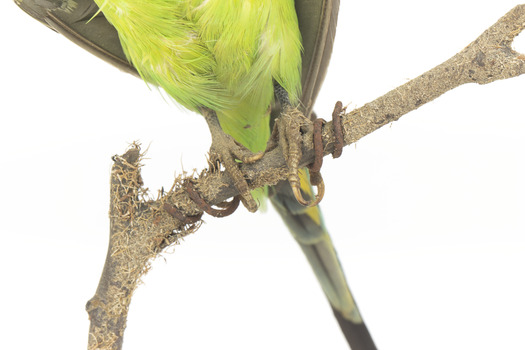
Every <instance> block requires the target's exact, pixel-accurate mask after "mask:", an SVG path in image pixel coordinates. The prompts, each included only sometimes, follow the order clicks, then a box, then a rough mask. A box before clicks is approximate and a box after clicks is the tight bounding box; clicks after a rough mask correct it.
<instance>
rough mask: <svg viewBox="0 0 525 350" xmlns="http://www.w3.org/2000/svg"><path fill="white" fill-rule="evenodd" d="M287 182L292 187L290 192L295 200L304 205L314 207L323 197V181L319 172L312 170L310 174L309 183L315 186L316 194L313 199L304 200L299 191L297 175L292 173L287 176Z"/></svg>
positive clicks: (299, 185)
mask: <svg viewBox="0 0 525 350" xmlns="http://www.w3.org/2000/svg"><path fill="white" fill-rule="evenodd" d="M288 182H289V183H290V186H291V187H292V192H293V195H294V197H295V199H296V200H297V202H298V203H299V204H301V205H304V206H305V207H315V206H316V205H317V204H319V202H321V200H322V199H323V197H324V181H323V178H322V177H321V173H319V172H315V173H314V172H312V173H311V175H310V183H311V184H312V185H313V186H315V187H316V188H317V194H316V195H315V199H313V200H305V199H304V197H303V194H302V191H301V184H300V180H299V176H297V175H296V174H292V175H290V176H289V177H288Z"/></svg>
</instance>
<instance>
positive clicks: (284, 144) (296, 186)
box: [272, 84, 324, 207]
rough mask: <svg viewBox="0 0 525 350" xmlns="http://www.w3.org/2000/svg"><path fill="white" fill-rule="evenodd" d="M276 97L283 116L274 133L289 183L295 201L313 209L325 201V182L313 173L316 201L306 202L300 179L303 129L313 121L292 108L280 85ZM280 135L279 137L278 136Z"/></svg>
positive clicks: (286, 94) (277, 121)
mask: <svg viewBox="0 0 525 350" xmlns="http://www.w3.org/2000/svg"><path fill="white" fill-rule="evenodd" d="M275 95H276V96H277V98H278V99H279V102H280V103H281V114H280V115H279V118H277V120H276V122H275V126H274V132H273V133H272V135H273V137H274V138H277V142H278V143H279V145H280V146H281V149H282V152H283V155H284V159H285V160H286V164H287V165H288V182H289V183H290V186H291V187H292V191H293V194H294V196H295V199H296V200H297V201H298V202H299V203H300V204H302V205H304V206H307V207H312V206H315V205H317V204H319V202H320V201H321V199H323V195H324V182H323V179H322V177H321V174H320V173H319V171H315V172H312V173H311V178H310V181H311V184H312V185H314V186H316V187H317V195H316V196H315V199H308V200H305V199H304V197H303V194H302V191H301V182H300V177H299V161H300V160H301V157H302V151H301V148H302V131H301V127H303V126H307V125H311V124H312V121H311V120H310V119H308V118H306V117H305V116H304V115H303V113H301V111H299V109H297V108H294V107H292V105H291V104H290V101H289V99H288V93H287V92H286V91H285V90H284V89H283V88H282V87H281V86H280V85H278V84H276V85H275ZM276 134H278V136H276Z"/></svg>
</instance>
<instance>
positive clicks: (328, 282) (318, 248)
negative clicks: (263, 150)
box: [270, 170, 376, 350]
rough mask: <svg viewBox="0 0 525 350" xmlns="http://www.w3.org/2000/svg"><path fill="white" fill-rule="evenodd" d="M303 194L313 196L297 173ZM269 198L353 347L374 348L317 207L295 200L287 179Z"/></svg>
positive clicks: (304, 176)
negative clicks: (308, 264)
mask: <svg viewBox="0 0 525 350" xmlns="http://www.w3.org/2000/svg"><path fill="white" fill-rule="evenodd" d="M300 177H301V180H302V181H303V182H304V183H302V186H301V189H302V190H303V191H304V196H305V198H307V197H308V196H310V198H311V197H312V196H313V194H312V190H311V186H309V182H308V173H307V171H306V170H303V171H302V172H301V174H300ZM270 200H271V202H272V204H273V205H274V207H275V208H276V210H277V212H278V213H279V214H280V215H281V217H282V218H283V220H284V222H285V223H286V225H287V226H288V228H289V230H290V232H291V233H292V235H293V237H294V238H295V240H296V241H297V243H298V244H299V246H300V247H301V249H302V250H303V252H304V254H305V256H306V258H307V260H308V262H309V263H310V266H311V267H312V269H313V271H314V273H315V275H316V277H317V279H318V281H319V283H320V284H321V287H322V289H323V291H324V293H325V295H326V297H327V299H328V301H329V303H330V305H331V307H332V310H333V312H334V315H335V317H336V319H337V321H338V323H339V325H340V327H341V330H342V332H343V334H344V335H345V337H346V339H347V341H348V344H349V345H350V347H351V348H352V349H353V350H375V349H376V346H375V344H374V341H373V340H372V337H371V336H370V333H369V332H368V329H367V327H366V325H365V323H364V322H363V319H362V317H361V314H360V313H359V309H358V308H357V305H356V302H355V300H354V297H353V296H352V293H351V292H350V289H349V287H348V284H347V282H346V278H345V275H344V273H343V269H342V267H341V264H340V262H339V259H338V258H337V253H336V251H335V249H334V246H333V244H332V240H331V239H330V235H329V234H328V231H327V230H326V228H325V227H324V224H323V222H322V218H321V211H320V209H319V207H314V208H306V207H303V206H301V205H300V204H299V203H297V201H296V199H295V198H294V196H293V193H292V190H291V188H290V186H289V184H288V183H287V182H281V183H279V184H278V185H276V186H274V187H272V188H271V189H270Z"/></svg>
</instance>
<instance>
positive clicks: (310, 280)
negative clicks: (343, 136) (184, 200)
mask: <svg viewBox="0 0 525 350" xmlns="http://www.w3.org/2000/svg"><path fill="white" fill-rule="evenodd" d="M518 3H519V1H517V0H499V1H479V0H463V1H457V0H443V1H439V2H426V1H415V0H399V1H395V2H392V1H342V4H341V10H340V18H339V28H338V34H337V41H336V46H335V49H334V53H333V59H332V65H331V67H330V71H329V74H328V76H327V78H326V80H325V83H324V89H323V90H322V93H321V96H320V97H319V100H318V103H317V105H316V110H317V111H318V113H319V114H320V115H321V116H323V117H325V118H329V116H330V113H331V110H332V108H333V105H334V103H335V102H336V101H337V100H342V101H343V102H344V103H345V104H346V103H348V104H350V108H353V107H357V106H361V105H362V104H364V103H366V102H368V101H371V100H373V99H375V98H376V97H378V96H380V95H382V94H383V93H386V92H387V91H389V90H390V89H392V88H395V87H396V86H398V85H400V84H403V83H404V82H406V81H407V80H408V79H410V78H414V77H416V76H418V75H419V74H421V73H423V72H425V71H426V70H428V69H430V68H432V67H434V66H435V65H437V64H439V63H441V62H442V61H444V60H445V59H447V58H449V57H450V56H451V55H453V54H455V53H456V52H458V51H459V50H461V49H462V48H463V47H464V46H466V45H467V44H468V43H470V42H471V41H472V40H473V39H475V38H476V37H477V36H478V35H479V34H481V32H483V31H484V30H485V29H486V28H488V27H489V26H490V25H492V24H493V23H494V22H495V21H496V20H497V19H498V18H499V17H500V16H502V15H504V14H505V13H506V12H507V11H508V10H510V9H511V8H512V7H514V6H515V5H517V4H518ZM0 13H1V15H2V20H1V21H0V26H1V28H0V32H1V33H2V46H3V48H2V54H1V55H0V63H1V67H2V84H1V89H2V92H1V94H0V99H1V101H2V102H1V106H0V108H1V112H0V113H1V126H0V145H1V147H0V150H1V158H2V160H1V165H0V167H1V171H0V183H1V184H2V202H1V203H2V204H0V206H1V209H0V213H1V217H2V219H1V226H0V230H1V236H0V238H1V242H0V259H1V266H2V267H3V273H2V283H1V284H2V288H1V293H2V297H1V298H0V308H1V312H0V319H1V321H2V330H3V331H2V347H4V348H6V349H56V350H63V349H67V350H70V349H83V348H85V347H86V344H87V331H88V324H89V321H88V318H87V314H86V313H85V311H84V305H85V303H86V301H87V300H88V299H89V298H90V297H91V296H92V295H93V294H94V292H95V289H96V286H97V283H98V279H99V276H100V273H101V270H102V266H103V264H104V258H105V254H106V247H107V241H108V226H109V224H108V218H107V211H108V179H109V171H110V167H111V159H110V157H111V156H112V155H113V154H116V153H122V152H123V151H124V150H125V148H126V147H127V145H128V144H129V143H130V142H132V141H134V140H140V141H141V142H142V143H143V145H144V147H148V146H149V152H148V158H149V159H147V160H146V161H145V167H144V170H143V176H144V180H145V183H146V186H148V187H149V188H150V189H151V191H152V194H156V191H157V190H158V189H159V188H160V187H161V186H164V187H168V188H169V187H170V185H171V182H172V179H173V177H174V174H175V173H180V172H181V171H182V170H183V169H185V170H192V169H193V168H199V169H201V168H202V167H203V166H204V165H205V154H206V152H207V149H208V147H209V144H210V137H209V135H208V131H207V127H206V125H205V122H204V120H203V119H202V118H201V117H198V116H197V115H193V114H189V113H186V112H184V111H183V110H182V109H181V108H179V107H176V106H175V105H174V104H173V103H167V102H166V101H165V100H164V99H163V98H162V97H161V96H160V94H159V93H158V92H157V91H155V90H148V88H147V86H146V85H145V84H144V83H143V82H141V81H140V80H138V79H136V78H134V77H132V76H129V75H126V74H124V73H121V72H120V71H118V70H117V69H114V68H113V67H111V66H109V65H108V64H106V63H104V62H102V61H100V60H99V59H97V58H95V57H93V56H91V55H90V54H89V53H87V52H85V51H83V50H82V49H80V48H78V47H76V46H75V45H74V44H72V43H70V42H69V41H68V40H67V39H65V38H63V37H61V36H60V35H58V34H56V33H54V32H52V31H51V30H49V29H47V28H46V27H44V26H43V25H42V24H40V23H38V22H37V21H35V20H33V19H32V18H31V17H29V16H28V15H26V14H25V13H23V12H22V11H21V10H20V9H18V8H17V7H16V6H15V5H14V3H12V2H10V1H2V2H1V3H0ZM521 40H522V43H521V46H520V48H521V52H525V43H523V41H525V40H524V39H523V38H521ZM524 97H525V77H519V78H515V79H511V80H507V81H501V82H496V83H492V84H490V85H487V86H478V85H469V86H463V87H460V88H458V89H456V90H454V91H451V92H448V93H447V94H445V95H444V96H442V97H441V98H439V99H438V100H436V101H434V102H432V103H429V104H427V105H424V106H423V107H421V108H420V109H418V110H417V111H414V112H412V113H410V114H408V115H406V116H404V117H402V118H401V120H400V121H398V122H395V123H393V124H391V125H389V126H385V127H383V128H382V129H381V130H378V131H377V132H375V133H373V134H372V135H370V136H367V137H365V138H364V139H362V140H360V141H359V142H358V143H357V145H355V146H350V147H347V148H345V150H344V152H343V156H342V158H340V159H338V160H335V161H334V160H331V159H328V158H327V160H326V161H325V166H324V169H323V175H324V179H325V182H326V187H327V193H326V196H325V199H324V200H323V202H322V207H323V209H324V214H325V219H326V222H327V226H328V228H329V229H330V230H331V232H332V234H333V240H334V242H335V244H336V247H337V250H338V253H339V256H340V259H341V262H342V264H343V266H344V268H345V272H346V274H347V277H348V279H349V281H350V286H351V289H352V290H353V292H354V293H355V296H356V298H357V301H358V303H359V306H360V308H361V311H362V313H363V315H364V318H365V320H366V322H367V324H368V326H369V328H370V331H371V333H372V335H373V336H374V338H375V340H376V342H377V345H378V346H379V348H380V349H382V350H396V349H400V350H401V349H402V350H409V349H418V350H420V349H429V350H430V349H448V350H452V349H458V350H459V349H461V350H464V349H479V350H481V349H506V350H512V349H525V332H524V329H525V317H524V315H525V298H523V295H525V282H524V278H523V275H524V271H523V270H524V268H525V215H524V211H525V199H524V198H525V185H524V180H523V179H524V178H525V167H524V157H523V153H524V151H525V138H524V137H523V136H522V135H523V134H525V118H524V117H525V108H524V107H525V104H524ZM205 220H206V224H205V225H203V227H202V229H201V230H199V231H198V232H197V233H195V234H194V235H192V236H190V237H188V238H186V239H185V240H184V242H182V244H181V245H180V246H177V247H176V248H175V249H174V253H171V254H164V259H158V260H157V261H155V262H154V266H153V269H152V270H151V272H149V274H148V275H147V276H146V277H145V278H144V284H143V285H141V286H140V287H139V288H138V290H137V291H136V293H135V296H134V298H133V302H132V304H131V309H130V314H129V320H128V328H127V331H126V335H125V338H124V349H126V350H132V349H209V348H215V349H299V348H301V349H345V348H347V347H346V345H345V341H344V339H343V337H342V335H341V334H340V331H339V330H338V326H337V324H336V322H335V320H334V319H333V317H332V315H331V311H330V309H329V307H328V304H327V302H326V301H325V300H324V296H323V294H322V292H321V290H320V288H319V287H318V286H317V282H316V280H315V278H314V276H313V274H312V273H311V272H310V269H309V267H308V266H307V264H306V262H305V259H304V258H303V257H302V253H301V252H300V250H299V249H298V247H296V245H295V243H294V242H293V239H292V238H291V237H290V236H289V234H288V233H287V231H286V229H285V227H284V225H283V224H282V223H281V222H280V219H279V218H278V217H277V215H276V214H275V213H274V211H273V210H271V209H270V210H269V211H268V212H267V213H264V214H250V213H248V212H247V211H246V210H244V209H241V210H239V211H238V212H237V213H236V214H235V215H233V216H231V217H229V218H225V219H220V220H216V219H212V218H210V217H206V218H205Z"/></svg>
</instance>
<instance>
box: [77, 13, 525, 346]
mask: <svg viewBox="0 0 525 350" xmlns="http://www.w3.org/2000/svg"><path fill="white" fill-rule="evenodd" d="M524 27H525V5H519V6H516V7H515V8H514V9H512V10H511V11H510V12H509V13H507V14H506V15H505V16H504V17H502V18H501V19H500V20H499V21H498V22H497V23H496V24H494V25H493V26H492V27H490V28H489V29H488V30H486V31H485V32H484V33H483V34H482V35H481V36H480V37H479V38H478V39H476V40H475V41H474V42H472V43H471V44H470V45H468V46H467V47H466V48H465V49H464V50H462V51H461V52H459V53H458V54H456V55H455V56H454V57H452V58H450V59H449V60H447V61H445V62H444V63H442V64H440V65H439V66H437V67H435V68H433V69H431V70H430V71H428V72H426V73H424V74H422V75H420V76H419V77H417V78H415V79H413V80H412V81H410V82H408V83H406V84H404V85H402V86H400V87H398V88H396V89H394V90H392V91H390V92H389V93H387V94H385V95H384V96H382V97H380V98H378V99H376V100H374V101H372V102H370V103H367V104H365V105H364V106H362V107H361V108H358V109H356V110H353V111H350V112H348V113H347V114H345V115H344V116H343V129H344V130H343V131H344V144H345V145H349V144H352V143H354V142H356V141H358V140H359V139H360V138H362V137H363V136H366V135H368V134H370V133H371V132H373V131H375V130H377V129H378V128H380V127H382V126H384V125H386V124H389V123H391V122H393V121H395V120H397V119H399V118H400V117H401V116H403V115H405V114H407V113H408V112H410V111H412V110H414V109H416V108H418V107H420V106H422V105H424V104H425V103H427V102H429V101H431V100H433V99H435V98H437V97H439V96H440V95H442V94H444V93H445V92H447V91H450V90H452V89H454V88H455V87H457V86H460V85H462V84H466V83H478V84H487V83H490V82H492V81H495V80H501V79H507V78H512V77H516V76H519V75H521V74H523V73H525V56H524V55H522V54H520V53H517V52H515V51H513V50H512V48H511V46H510V45H511V43H512V40H513V39H514V37H515V36H516V35H518V34H519V33H520V32H521V31H522V29H523V28H524ZM310 129H311V128H310ZM305 131H306V132H305V134H304V135H303V141H304V147H303V150H302V151H303V152H302V153H303V157H302V160H301V162H300V164H299V166H305V165H307V164H309V163H311V162H312V161H313V157H314V152H313V146H312V132H311V130H309V129H308V128H307V130H305ZM323 144H324V150H325V155H327V154H330V153H331V152H332V151H333V145H334V137H333V131H332V123H331V122H329V123H326V124H325V126H324V128H323ZM140 159H141V154H140V148H139V147H138V146H137V145H133V146H132V147H131V148H130V149H129V150H128V151H127V152H126V153H125V154H124V155H122V156H115V157H114V161H115V163H114V165H113V168H112V172H111V199H110V200H111V204H110V218H111V227H110V242H109V248H108V254H107V258H106V264H105V266H104V270H103V272H102V277H101V279H100V283H99V286H98V289H97V291H96V294H95V296H94V297H93V298H92V299H91V300H90V301H89V302H88V304H87V307H86V308H87V311H88V314H89V317H90V320H91V326H90V330H89V349H112V350H116V349H121V347H122V340H123V334H124V329H125V327H126V317H127V313H128V309H129V304H130V301H131V297H132V294H133V291H134V290H135V288H136V287H137V284H138V283H139V281H140V278H141V276H142V275H143V274H144V273H146V272H147V270H148V268H149V266H150V262H151V260H152V259H153V258H155V256H156V255H157V254H158V253H159V252H160V251H161V250H162V249H163V248H165V247H167V246H169V245H171V244H176V243H177V241H178V239H179V238H180V237H183V236H185V235H187V234H189V233H192V232H194V231H195V230H196V229H198V227H199V226H200V221H199V220H198V218H199V217H200V216H199V215H201V214H202V213H201V212H200V211H199V209H198V208H197V206H196V205H195V203H193V202H192V201H191V200H190V199H189V197H188V194H187V192H186V191H185V190H184V186H185V183H186V182H187V181H190V179H191V181H192V182H193V183H194V188H195V189H196V190H198V191H199V192H200V193H201V195H202V197H203V198H204V199H206V200H207V201H208V202H209V203H212V204H218V203H221V202H223V201H224V200H226V199H228V198H230V197H233V196H235V195H236V194H238V193H237V191H236V189H235V187H234V186H233V182H232V181H231V179H230V178H229V176H228V175H227V174H225V173H223V172H220V171H211V170H206V171H203V172H202V173H201V174H200V175H199V176H198V177H194V176H190V177H182V176H181V177H178V178H177V179H176V180H175V183H174V185H173V186H172V188H171V189H170V191H168V192H166V193H163V194H162V195H161V196H159V198H158V199H156V200H148V199H146V198H145V190H144V189H143V187H142V185H143V184H142V180H141V177H140ZM285 164H286V163H285V160H284V158H283V156H282V153H281V151H280V149H279V148H276V149H274V150H272V151H271V152H269V153H268V154H266V155H265V156H264V157H263V159H262V160H261V161H259V162H257V163H254V164H243V165H242V166H241V170H242V171H243V173H244V174H245V176H246V178H247V179H248V183H249V185H250V187H251V188H256V187H260V186H263V185H273V184H276V183H278V182H279V181H282V180H284V179H286V178H287V176H288V170H287V168H286V165H285ZM166 208H178V210H179V212H180V213H182V214H184V215H186V216H192V217H194V218H197V219H196V220H194V221H192V222H193V223H189V224H188V223H186V224H184V223H183V222H181V221H180V219H176V218H174V217H173V215H170V214H168V212H167V211H166Z"/></svg>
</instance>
